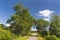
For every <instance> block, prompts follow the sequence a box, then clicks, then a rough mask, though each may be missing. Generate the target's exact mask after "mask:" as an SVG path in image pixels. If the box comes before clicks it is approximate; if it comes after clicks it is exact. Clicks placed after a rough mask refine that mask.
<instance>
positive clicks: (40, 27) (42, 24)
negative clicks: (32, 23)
mask: <svg viewBox="0 0 60 40" xmlns="http://www.w3.org/2000/svg"><path fill="white" fill-rule="evenodd" d="M36 25H37V26H36V28H37V30H38V32H39V33H43V32H45V28H46V27H47V26H48V25H49V22H47V21H45V20H43V19H39V20H37V24H36ZM45 33H46V32H45Z"/></svg>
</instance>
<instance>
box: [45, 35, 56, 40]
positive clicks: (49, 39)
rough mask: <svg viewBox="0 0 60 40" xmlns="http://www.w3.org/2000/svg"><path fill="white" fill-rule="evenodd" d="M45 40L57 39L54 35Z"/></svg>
mask: <svg viewBox="0 0 60 40" xmlns="http://www.w3.org/2000/svg"><path fill="white" fill-rule="evenodd" d="M46 40H57V37H56V36H55V35H51V36H47V37H46Z"/></svg>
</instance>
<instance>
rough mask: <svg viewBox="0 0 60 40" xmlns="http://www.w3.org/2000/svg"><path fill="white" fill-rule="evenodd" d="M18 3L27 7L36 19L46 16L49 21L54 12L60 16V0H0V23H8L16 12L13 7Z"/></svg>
mask: <svg viewBox="0 0 60 40" xmlns="http://www.w3.org/2000/svg"><path fill="white" fill-rule="evenodd" d="M18 3H21V4H22V5H24V6H25V7H27V8H28V9H29V12H30V14H31V15H32V16H33V17H34V18H36V19H38V18H44V19H45V20H47V21H49V20H50V16H51V14H54V13H56V14H57V15H59V16H60V0H0V24H6V21H7V20H8V19H9V18H10V17H11V15H13V14H14V13H15V11H14V9H13V7H14V6H15V5H16V4H18Z"/></svg>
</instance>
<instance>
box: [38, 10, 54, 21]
mask: <svg viewBox="0 0 60 40" xmlns="http://www.w3.org/2000/svg"><path fill="white" fill-rule="evenodd" d="M52 13H54V11H51V10H42V11H39V12H38V14H37V15H38V16H43V17H44V19H45V20H46V21H49V20H50V18H51V14H52Z"/></svg>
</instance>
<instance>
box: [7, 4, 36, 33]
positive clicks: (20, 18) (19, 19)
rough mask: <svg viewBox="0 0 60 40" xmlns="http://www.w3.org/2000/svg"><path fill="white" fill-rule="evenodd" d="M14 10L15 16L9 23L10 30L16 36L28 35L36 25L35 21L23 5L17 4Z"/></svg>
mask: <svg viewBox="0 0 60 40" xmlns="http://www.w3.org/2000/svg"><path fill="white" fill-rule="evenodd" d="M14 10H15V11H16V12H15V14H14V15H13V16H12V17H11V18H10V19H8V21H7V23H9V24H11V26H10V30H11V32H13V33H15V34H26V33H27V32H29V31H30V28H31V27H32V26H33V25H34V20H35V19H34V18H33V17H32V16H31V15H30V13H29V11H28V9H27V8H25V7H24V6H23V5H21V4H17V5H16V6H15V7H14Z"/></svg>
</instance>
